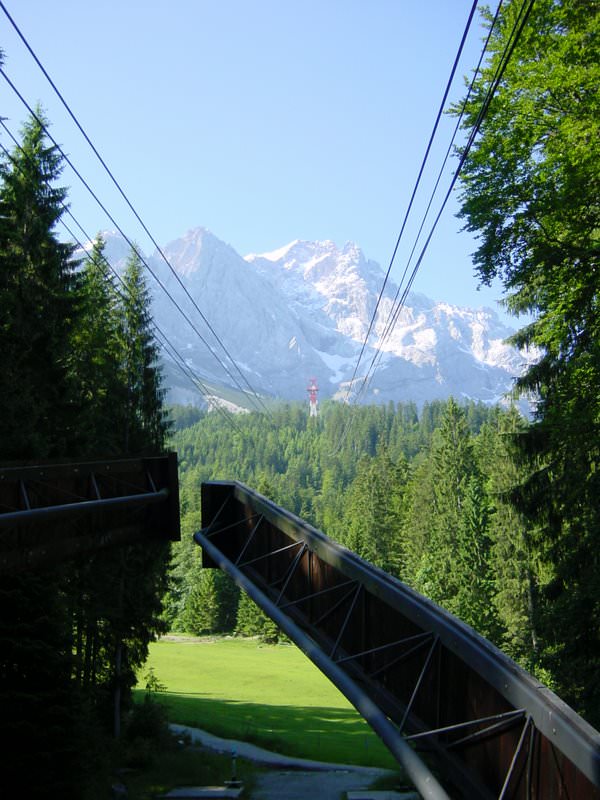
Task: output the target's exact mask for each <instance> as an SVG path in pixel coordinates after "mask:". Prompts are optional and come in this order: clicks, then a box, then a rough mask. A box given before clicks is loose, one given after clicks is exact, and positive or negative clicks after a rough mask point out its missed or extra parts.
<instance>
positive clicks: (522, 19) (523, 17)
mask: <svg viewBox="0 0 600 800" xmlns="http://www.w3.org/2000/svg"><path fill="white" fill-rule="evenodd" d="M534 2H535V0H523V3H522V5H521V8H520V10H519V13H518V15H517V19H516V20H515V23H514V25H513V28H512V30H511V33H510V36H509V39H508V41H507V43H506V46H505V48H504V51H503V53H502V56H501V58H500V62H499V63H498V65H497V67H496V72H495V74H494V77H493V79H492V81H491V83H490V85H489V86H488V89H487V90H486V94H485V97H484V100H483V102H482V105H481V108H480V109H479V112H478V114H477V117H476V119H475V122H474V123H473V126H472V128H471V131H470V132H469V136H468V138H467V142H466V143H465V145H464V147H463V148H462V151H461V155H460V159H459V163H458V166H457V168H456V170H455V172H454V174H453V176H452V180H451V181H450V185H449V187H448V189H447V191H446V194H445V196H444V199H443V201H442V204H441V206H440V209H439V211H438V213H437V215H436V217H435V219H434V222H433V224H432V227H431V230H430V231H429V234H428V236H427V239H426V241H425V244H424V245H423V248H422V250H421V252H420V255H419V258H418V259H417V262H416V264H415V266H414V268H413V270H412V272H411V274H410V278H409V280H408V283H407V285H406V287H405V289H404V292H403V294H402V298H401V301H400V303H399V304H398V306H397V307H396V309H395V311H394V316H393V318H392V321H391V327H390V328H389V333H388V336H389V335H390V334H391V330H392V329H393V327H394V325H395V324H396V322H397V320H398V316H399V314H400V311H401V310H402V308H403V306H404V302H405V301H406V297H407V296H408V293H409V291H410V289H411V287H412V285H413V283H414V280H415V278H416V275H417V272H418V271H419V268H420V266H421V263H422V261H423V258H424V256H425V253H426V251H427V248H428V247H429V243H430V241H431V239H432V237H433V234H434V232H435V229H436V227H437V224H438V222H439V220H440V217H441V216H442V213H443V211H444V209H445V207H446V204H447V202H448V200H449V198H450V195H451V194H452V190H453V189H454V186H455V185H456V181H457V180H458V177H459V175H460V171H461V169H462V168H463V165H464V164H465V162H466V160H467V157H468V155H469V152H470V150H471V147H472V146H473V143H474V141H475V138H476V137H477V134H478V133H479V129H480V127H481V124H482V122H483V120H484V118H485V115H486V114H487V111H488V109H489V106H490V103H491V101H492V99H493V97H494V95H495V94H496V91H497V89H498V86H499V84H500V81H501V80H502V77H503V75H504V72H505V70H506V67H507V65H508V62H509V60H510V58H511V56H512V54H513V52H514V49H515V47H516V45H517V42H518V40H519V38H520V36H521V33H522V32H523V29H524V27H525V24H526V23H527V19H528V18H529V14H530V13H531V10H532V8H533V4H534ZM500 5H501V3H500ZM498 11H499V8H498ZM498 11H497V12H496V16H495V18H494V24H495V22H496V20H497V18H498ZM491 32H492V31H491V30H490V33H489V35H488V37H487V39H486V43H485V48H484V52H485V50H486V49H487V46H488V44H489V40H490V38H491ZM481 60H482V59H480V61H479V64H481ZM475 79H476V73H475V75H474V77H473V80H472V81H471V87H470V89H469V91H472V89H473V87H474V83H475ZM465 109H466V102H465V104H464V105H463V109H462V111H461V118H462V115H463V114H464V111H465ZM459 122H460V120H459ZM380 352H381V351H380V350H378V351H377V353H376V354H375V356H374V358H373V360H372V362H371V366H370V368H369V370H370V371H371V370H372V368H373V370H372V371H371V375H370V377H369V373H367V376H366V377H365V379H364V380H363V384H362V387H361V390H360V391H359V395H360V394H362V393H363V389H365V387H366V386H367V385H368V383H369V382H370V381H371V380H372V377H373V372H374V364H375V360H376V359H377V357H378V355H379V354H380ZM379 361H380V359H379ZM375 366H376V365H375Z"/></svg>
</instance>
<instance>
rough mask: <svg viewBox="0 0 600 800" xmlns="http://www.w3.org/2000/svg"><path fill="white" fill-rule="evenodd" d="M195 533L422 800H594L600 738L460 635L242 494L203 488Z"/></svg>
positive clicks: (403, 591) (500, 659)
mask: <svg viewBox="0 0 600 800" xmlns="http://www.w3.org/2000/svg"><path fill="white" fill-rule="evenodd" d="M202 524H203V528H202V530H201V531H199V532H198V533H196V534H195V536H194V538H195V541H196V542H197V543H198V544H200V545H201V546H202V548H203V563H204V565H205V566H209V567H210V566H212V567H220V568H222V569H224V570H225V571H227V572H228V573H229V574H231V575H232V576H233V578H234V580H235V581H236V582H237V583H238V584H239V585H240V586H241V587H242V588H243V589H244V590H245V591H247V592H248V593H249V594H250V596H251V597H252V598H253V599H254V600H255V602H257V603H258V605H259V606H261V607H262V609H263V610H264V611H265V612H266V613H267V614H268V615H269V616H271V617H272V618H273V619H274V620H275V622H277V623H278V624H279V625H280V627H281V628H282V629H283V630H284V631H285V632H286V634H287V635H288V636H289V637H290V638H291V639H292V640H293V641H294V642H295V643H296V644H298V645H299V647H301V649H303V650H304V652H305V653H306V654H307V655H308V656H309V658H311V659H312V660H313V661H314V662H315V664H316V665H317V666H318V667H319V668H320V669H321V670H322V671H323V672H324V673H325V674H326V675H328V677H329V678H330V679H331V680H332V681H333V682H334V683H335V684H336V685H337V686H338V688H339V689H340V690H341V691H342V692H343V693H344V694H345V695H346V696H347V697H348V699H349V700H350V701H351V702H352V703H353V704H354V705H355V707H356V708H357V709H358V710H359V712H360V713H361V714H362V715H363V716H364V717H365V719H366V720H367V721H368V722H369V723H370V724H371V726H372V727H373V728H374V730H375V731H376V732H377V733H378V734H379V736H380V737H381V738H382V739H383V741H384V742H385V744H386V745H387V746H388V748H389V749H390V750H391V751H392V753H393V754H394V755H395V757H396V758H397V759H398V761H399V762H400V763H401V764H402V766H403V767H404V768H405V770H406V771H407V773H408V775H409V777H411V779H412V780H413V782H414V784H415V786H416V787H417V789H419V791H420V792H421V794H422V795H423V797H427V798H435V799H436V800H439V798H446V797H457V796H458V797H465V798H469V800H471V798H484V799H485V800H488V799H489V798H497V800H507V798H511V799H514V800H558V799H559V798H561V800H562V799H563V798H570V799H571V800H579V799H580V798H585V799H586V800H600V734H598V733H597V731H595V730H594V729H593V728H592V727H591V726H590V725H588V724H587V723H586V722H585V721H584V720H583V719H581V717H579V716H578V715H577V714H576V713H575V712H574V711H573V710H572V709H570V708H569V707H568V706H566V705H565V703H563V702H562V701H561V700H560V699H559V698H558V697H557V696H556V695H554V694H553V693H552V692H551V691H550V690H548V689H547V688H545V687H544V686H543V685H542V684H540V683H539V681H537V680H535V679H534V678H533V677H532V676H531V675H529V674H527V673H526V672H525V671H524V670H522V669H521V668H520V667H519V666H518V665H517V664H515V663H514V662H513V661H512V660H511V659H510V658H508V657H507V656H506V655H504V654H503V653H502V652H501V651H500V650H498V649H497V648H496V647H494V645H492V644H491V643H490V642H488V641H487V640H485V639H484V638H482V637H481V636H479V635H478V634H477V633H476V632H475V631H474V630H473V629H472V628H470V627H469V626H468V625H465V624H464V623H462V622H461V621H460V620H458V619H457V618H456V617H454V616H452V615H451V614H449V613H448V612H447V611H445V610H444V609H442V608H440V607H438V606H436V605H435V604H434V603H432V602H431V601H430V600H428V599H427V598H425V597H423V596H421V595H419V594H417V593H416V592H414V591H413V590H411V589H410V588H409V587H408V586H406V585H405V584H403V583H402V582H401V581H399V580H396V579H395V578H393V577H391V576H390V575H388V574H386V573H385V572H383V571H381V570H379V569H377V568H376V567H374V566H372V565H371V564H368V563H367V562H365V561H363V560H362V559H361V558H359V557H358V556H356V555H355V554H354V553H351V552H350V551H348V550H347V549H345V548H344V547H341V546H340V545H337V544H335V543H334V542H332V541H331V540H330V539H328V538H327V537H326V536H325V535H324V534H323V533H321V532H320V531H318V530H316V529H315V528H313V527H312V526H310V525H308V524H306V523H305V522H303V521H302V520H301V519H299V518H298V517H296V516H295V515H293V514H291V513H289V512H287V511H285V510H283V509H282V508H279V507H278V506H276V505H275V504H274V503H272V502H271V501H269V500H267V499H266V498H264V497H262V496H261V495H259V494H258V493H256V492H254V491H252V490H251V489H249V488H247V487H245V486H244V485H242V484H240V483H237V482H211V483H205V484H203V485H202ZM436 775H437V776H441V777H440V778H439V779H438V778H437V777H436Z"/></svg>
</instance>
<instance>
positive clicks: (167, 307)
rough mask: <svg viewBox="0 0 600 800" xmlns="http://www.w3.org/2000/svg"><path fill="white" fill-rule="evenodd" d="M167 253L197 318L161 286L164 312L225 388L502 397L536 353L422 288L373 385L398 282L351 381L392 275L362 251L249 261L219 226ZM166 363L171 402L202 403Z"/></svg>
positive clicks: (313, 249)
mask: <svg viewBox="0 0 600 800" xmlns="http://www.w3.org/2000/svg"><path fill="white" fill-rule="evenodd" d="M107 238H108V240H109V244H108V246H107V251H108V252H109V253H110V252H115V253H117V252H118V253H119V255H120V252H121V251H120V249H119V247H118V246H117V245H116V244H115V243H114V241H113V236H112V235H108V236H107ZM164 253H165V254H166V256H167V258H168V260H169V262H170V263H171V265H172V267H173V268H174V270H175V272H176V274H177V278H176V277H175V276H174V275H173V274H172V273H171V272H170V271H169V269H168V268H167V266H166V265H165V263H164V261H163V259H162V258H161V257H160V256H159V254H155V255H153V256H152V257H151V258H150V259H149V260H148V261H149V264H150V265H151V267H152V269H153V270H154V271H156V273H157V274H158V275H159V276H160V279H161V281H162V282H163V283H164V285H165V286H166V287H167V288H168V290H169V292H170V293H171V294H172V295H173V298H174V299H175V301H176V302H177V303H178V304H179V305H180V307H181V309H182V311H183V313H184V315H185V316H187V317H188V320H187V321H186V319H185V318H184V317H183V316H182V314H181V313H180V311H179V310H178V309H176V308H175V305H174V304H173V302H172V301H171V300H170V299H169V298H168V297H167V296H166V295H165V293H164V292H163V291H162V290H160V289H158V288H153V291H154V317H155V319H156V321H157V323H158V325H159V326H160V328H161V329H162V330H163V331H164V332H165V333H166V334H167V335H168V336H169V338H170V339H171V341H172V342H173V344H174V345H175V347H176V348H177V349H178V350H179V352H180V353H182V354H183V355H184V357H185V359H186V361H187V363H188V364H189V365H190V366H192V367H193V368H194V370H195V372H196V373H197V374H198V375H200V377H201V378H202V379H203V380H204V381H206V382H207V383H209V384H210V385H211V386H213V387H214V386H215V385H221V386H225V387H230V388H232V387H235V386H236V384H237V385H238V389H239V385H241V386H242V387H243V388H247V386H246V383H245V380H247V381H248V382H249V383H250V384H251V385H252V387H254V389H256V390H257V391H259V392H262V393H264V394H266V395H270V396H274V397H280V398H285V399H302V398H305V397H306V387H307V383H308V380H309V379H310V378H312V377H315V378H316V379H317V381H318V383H319V387H320V396H321V397H330V396H334V397H338V398H345V397H347V396H348V395H349V396H350V397H353V396H355V394H356V393H357V392H360V401H361V402H383V401H388V400H395V401H401V400H414V401H415V402H417V403H418V404H422V403H423V402H425V401H426V400H433V399H437V398H445V397H448V396H449V395H454V396H455V397H457V398H460V397H469V398H473V399H478V400H482V401H484V402H495V401H499V400H501V399H502V397H503V396H504V395H505V394H506V393H507V392H508V391H510V388H511V385H512V381H513V379H514V378H515V377H516V376H517V375H519V374H520V373H521V372H522V370H523V368H524V366H525V362H526V358H525V356H524V355H523V354H522V353H519V352H518V351H517V350H515V349H514V348H512V347H510V346H508V345H506V344H505V343H504V340H505V339H506V338H507V337H508V336H510V334H511V333H512V332H513V331H512V330H511V329H509V328H507V327H506V326H505V325H503V324H502V323H501V321H500V319H499V318H498V315H497V314H496V313H495V312H494V311H493V310H491V309H488V308H480V309H469V308H459V307H457V306H451V305H449V304H447V303H443V302H435V301H433V300H430V299H429V298H427V297H425V296H424V295H422V294H417V293H411V294H409V295H408V298H407V300H406V302H405V304H404V306H403V307H402V310H401V311H400V313H399V315H398V318H397V320H396V322H395V325H394V326H393V328H392V329H391V331H389V336H387V337H384V339H383V343H382V344H381V355H380V359H378V361H377V362H376V363H378V366H377V368H376V370H375V372H374V375H373V378H372V379H371V380H370V382H369V383H368V384H367V388H366V390H364V389H363V388H362V387H363V378H364V376H365V375H366V373H367V371H368V370H369V368H370V366H371V364H372V362H373V359H374V358H375V357H376V355H377V351H376V349H375V347H376V345H377V344H378V342H380V340H381V337H382V336H383V335H384V333H385V331H386V328H387V325H388V320H389V318H390V313H391V311H392V309H393V306H394V299H395V297H396V295H397V287H396V286H394V285H393V284H392V283H388V285H387V286H386V289H385V292H384V294H383V296H382V298H381V301H380V303H379V307H378V310H377V315H376V318H375V324H374V325H373V330H372V332H371V335H370V338H369V343H368V345H367V347H366V348H365V350H364V354H363V357H362V360H361V364H360V367H359V369H358V371H357V373H356V376H355V378H354V381H353V382H352V385H350V381H351V380H352V377H353V374H354V370H355V367H356V363H357V359H358V355H359V353H360V351H361V348H362V345H363V342H364V339H365V336H366V334H367V331H368V328H369V323H370V320H371V317H372V314H373V312H374V310H375V307H376V304H377V298H378V296H379V292H380V290H381V286H382V284H383V279H384V273H383V270H382V269H381V268H380V266H379V265H378V264H377V263H375V262H374V261H370V260H368V259H367V258H366V257H365V255H364V254H363V252H362V251H361V250H360V248H359V247H358V246H357V245H356V244H353V243H348V244H346V245H345V246H344V247H342V248H338V247H337V246H336V245H335V244H334V243H333V242H330V241H325V242H303V241H295V242H291V243H290V244H288V245H286V246H285V247H282V248H280V249H278V250H274V251H272V252H269V253H262V254H252V255H248V256H246V257H245V258H242V257H241V256H240V255H239V254H238V253H236V251H235V250H234V249H233V248H232V247H230V246H229V245H227V244H225V243H224V242H222V241H221V240H219V239H218V238H217V237H216V236H214V235H213V234H212V233H210V231H208V230H206V229H204V228H196V229H194V230H192V231H189V232H188V233H186V234H185V236H183V237H182V238H180V239H177V240H175V241H173V242H171V243H169V244H168V245H167V246H166V247H165V248H164ZM179 281H181V282H182V283H183V284H184V285H185V287H186V288H187V290H188V292H189V293H190V295H191V297H192V298H193V301H194V302H191V301H190V299H189V298H188V297H187V296H186V295H185V293H184V292H183V290H182V288H181V286H180V285H179ZM152 283H153V281H152V280H151V284H152ZM194 304H195V305H194ZM195 306H197V307H195ZM209 326H210V327H209ZM210 328H212V329H213V330H214V331H215V332H216V333H217V334H218V335H219V337H220V338H221V340H222V342H223V344H224V345H225V348H226V350H227V352H228V354H229V355H231V356H232V357H233V358H234V359H235V362H236V365H234V364H232V363H231V362H230V361H229V359H228V356H227V354H226V353H225V352H224V351H223V349H222V348H221V347H220V345H219V344H217V342H216V340H215V338H214V336H213V333H212V331H211V330H210ZM203 340H204V341H203ZM211 351H212V352H211ZM215 354H216V355H217V356H218V357H219V359H220V360H222V361H224V362H225V363H226V364H227V365H228V366H227V369H224V368H223V367H222V366H220V365H219V363H218V359H217V358H215ZM166 367H167V378H168V383H169V388H170V390H171V399H172V400H174V401H176V402H193V401H194V400H195V401H197V395H196V394H195V393H194V391H193V390H192V389H191V387H190V385H189V381H187V379H186V378H185V377H184V376H183V375H182V374H181V373H180V372H179V371H178V370H177V369H175V368H174V367H173V364H172V363H170V362H169V360H168V359H167V363H166ZM238 370H239V371H238Z"/></svg>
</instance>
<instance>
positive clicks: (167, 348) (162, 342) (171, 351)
mask: <svg viewBox="0 0 600 800" xmlns="http://www.w3.org/2000/svg"><path fill="white" fill-rule="evenodd" d="M0 124H1V125H2V127H3V128H4V130H5V131H6V133H7V134H8V135H9V137H10V138H11V139H12V141H13V143H14V144H15V145H16V146H17V148H18V149H19V150H20V151H21V152H22V153H23V154H24V155H26V153H25V151H24V150H23V148H22V147H21V145H20V144H19V142H18V140H17V138H16V137H15V136H14V134H13V133H12V132H11V131H10V130H9V128H8V127H7V126H6V124H5V123H4V121H3V120H1V119H0ZM0 149H1V150H2V151H3V153H4V155H5V156H6V157H7V158H8V159H9V160H10V161H11V162H12V164H13V166H19V165H18V164H17V163H16V162H15V159H14V158H13V156H12V154H11V153H10V152H9V151H8V150H7V148H6V147H5V146H4V145H3V144H2V143H1V142H0ZM46 184H47V185H48V186H50V184H49V183H48V181H46ZM61 206H62V208H63V210H64V212H65V213H66V214H68V215H69V217H71V219H72V220H73V222H74V223H75V224H76V225H77V227H78V228H79V230H80V231H81V232H82V234H83V236H84V238H85V239H86V240H87V241H89V242H91V241H93V239H92V237H90V235H89V234H88V233H87V232H86V231H85V229H84V228H83V226H82V225H81V223H80V222H79V221H78V220H77V218H76V217H75V216H74V214H73V213H72V211H71V210H70V209H69V207H68V206H67V205H65V203H62V202H61ZM60 223H61V225H62V226H63V228H64V229H65V230H66V231H67V233H68V234H69V235H70V236H71V238H72V240H73V241H74V242H75V244H77V245H78V246H79V248H80V250H81V251H82V252H83V254H84V256H85V257H86V258H87V259H88V260H89V259H91V256H90V255H89V254H88V252H87V250H86V248H85V246H84V244H83V243H82V242H81V241H80V240H79V239H78V237H77V236H76V235H75V233H74V232H73V231H72V230H71V229H70V228H69V226H68V225H67V223H66V222H65V221H64V219H62V218H61V220H60ZM102 261H103V262H104V264H105V265H106V267H107V269H108V270H109V271H110V272H111V273H112V275H113V276H114V277H115V278H116V279H117V281H118V282H119V283H120V284H121V285H122V286H123V288H124V290H125V291H126V292H128V291H129V289H128V287H127V285H126V284H125V281H124V280H123V278H122V276H121V275H119V273H118V272H117V270H115V268H114V267H113V266H112V265H111V264H110V262H109V261H108V259H107V258H106V256H105V255H104V254H102ZM103 272H104V275H105V277H106V278H108V272H107V271H106V270H103ZM114 291H115V292H116V294H117V296H118V297H120V298H121V300H125V295H123V294H121V292H119V290H118V289H117V287H116V286H115V287H114ZM151 325H152V328H153V330H154V334H153V335H154V338H155V340H156V342H157V344H158V346H159V347H160V348H161V349H162V350H163V351H164V352H166V353H167V354H168V355H170V356H171V358H172V359H173V360H174V362H175V366H177V367H178V368H179V370H180V371H181V372H182V373H183V375H184V376H185V377H186V378H188V380H190V381H191V383H192V385H193V386H195V388H196V389H197V390H198V391H200V393H201V394H202V395H203V397H204V399H205V401H206V403H207V404H208V405H209V406H212V407H213V408H214V409H215V410H216V411H218V412H219V413H221V415H222V416H223V417H224V419H225V420H226V422H227V423H228V424H229V425H231V426H232V427H233V428H234V429H235V430H236V431H237V432H238V433H240V434H242V435H243V432H242V430H241V428H240V427H239V426H238V425H237V424H236V423H235V422H234V420H233V415H232V414H231V412H229V411H228V410H227V409H225V408H223V407H222V406H221V405H220V404H219V403H218V402H216V401H215V400H214V399H213V396H212V395H211V394H210V392H209V390H208V388H207V386H206V385H205V384H204V383H203V381H202V380H201V379H200V377H199V376H198V374H197V373H196V372H195V370H193V369H192V368H191V367H190V366H189V364H187V362H186V361H185V359H184V358H183V356H182V355H181V353H179V351H178V350H177V349H176V347H175V346H174V345H173V344H172V343H171V342H170V340H169V338H168V336H167V335H166V334H165V333H164V332H163V331H162V330H161V329H160V327H159V326H158V324H157V323H156V322H155V321H154V319H152V318H151ZM157 334H158V336H157ZM159 337H160V338H159Z"/></svg>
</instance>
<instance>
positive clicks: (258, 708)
mask: <svg viewBox="0 0 600 800" xmlns="http://www.w3.org/2000/svg"><path fill="white" fill-rule="evenodd" d="M143 694H144V692H142V691H141V690H138V691H136V692H135V695H136V699H138V700H139V699H141V697H142V696H143ZM152 696H153V698H154V699H155V700H156V701H157V702H159V703H162V704H163V705H165V706H166V707H167V709H168V717H169V721H171V722H176V723H179V724H181V725H190V726H191V727H196V728H202V729H204V730H206V731H209V732H210V733H214V734H215V735H217V736H222V737H223V738H227V739H239V740H242V741H246V742H252V743H253V744H257V745H259V746H260V747H264V748H266V749H268V750H273V751H275V752H279V753H284V754H286V755H290V756H296V757H298V758H310V759H315V760H318V761H331V762H334V763H340V764H360V765H363V766H370V767H374V766H376V767H386V768H389V769H394V768H397V762H396V761H395V759H394V758H393V757H392V755H391V754H390V753H389V751H388V750H387V749H386V747H385V746H384V745H383V743H382V742H381V741H380V740H379V738H378V737H377V736H376V735H375V734H374V733H373V731H372V730H371V728H370V727H369V726H368V725H367V723H366V722H365V721H364V720H363V719H362V718H361V717H360V715H359V714H358V713H357V712H356V711H354V710H353V709H343V708H341V709H340V708H327V707H318V706H302V705H301V704H300V703H301V698H298V703H299V705H265V704H261V703H247V702H240V701H237V700H227V699H216V698H214V697H203V696H202V693H188V692H186V693H182V692H168V691H164V692H154V693H153V695H152Z"/></svg>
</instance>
